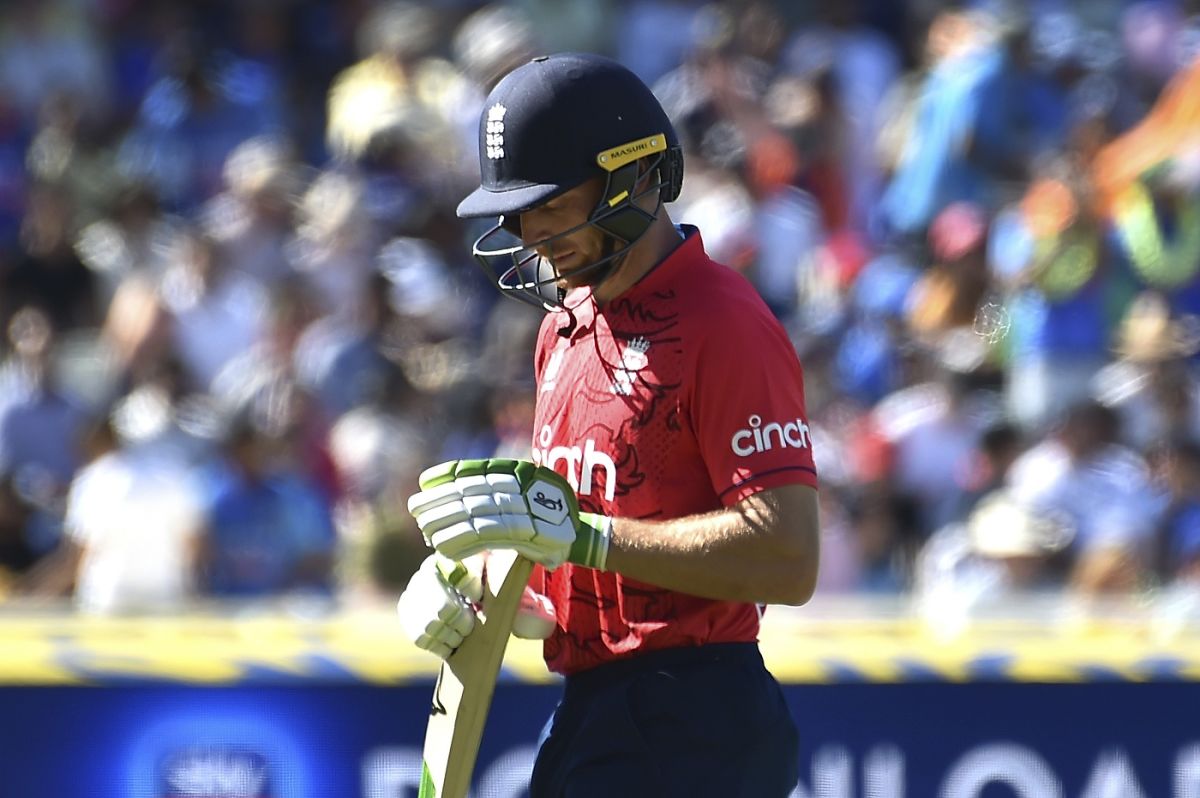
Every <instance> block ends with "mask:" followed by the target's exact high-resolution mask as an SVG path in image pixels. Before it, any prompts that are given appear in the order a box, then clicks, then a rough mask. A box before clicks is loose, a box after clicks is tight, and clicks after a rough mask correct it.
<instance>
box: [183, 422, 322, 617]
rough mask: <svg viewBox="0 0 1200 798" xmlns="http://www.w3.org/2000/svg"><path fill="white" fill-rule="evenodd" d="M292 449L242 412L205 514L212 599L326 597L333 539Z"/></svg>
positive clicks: (204, 556)
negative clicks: (296, 593) (287, 595)
mask: <svg viewBox="0 0 1200 798" xmlns="http://www.w3.org/2000/svg"><path fill="white" fill-rule="evenodd" d="M292 446H294V444H292V443H291V442H289V441H288V440H287V439H286V438H284V437H281V436H279V435H278V433H272V432H271V431H268V430H266V429H263V428H262V427H261V426H260V425H259V423H258V422H256V421H255V420H254V418H253V413H249V412H243V413H239V414H238V415H237V416H236V417H235V419H234V421H233V423H232V425H231V428H230V429H229V431H228V433H227V435H226V437H225V445H224V452H225V458H226V462H225V464H224V467H223V468H221V469H220V470H219V472H218V474H217V475H216V476H215V477H214V479H213V485H212V487H211V488H210V490H209V497H208V500H207V502H206V509H205V513H204V528H205V531H204V537H203V544H202V547H201V554H200V562H199V569H200V574H201V577H200V578H201V583H202V585H203V589H204V591H205V592H206V593H207V594H208V595H213V596H220V597H226V598H231V597H242V598H247V597H266V596H271V595H274V594H278V593H284V592H289V591H313V592H317V593H327V592H329V591H330V590H331V588H332V577H331V568H332V563H333V551H334V548H335V544H336V536H335V533H334V528H333V520H332V517H331V514H330V508H329V505H328V503H327V502H326V500H325V497H324V496H323V495H322V493H321V491H320V490H318V488H317V487H316V486H315V485H314V484H313V483H312V482H311V481H310V480H308V479H306V478H305V476H304V475H303V474H302V473H300V472H299V471H298V469H296V468H295V466H294V465H293V464H294V463H296V462H297V460H296V454H297V452H296V450H295V449H294V448H292Z"/></svg>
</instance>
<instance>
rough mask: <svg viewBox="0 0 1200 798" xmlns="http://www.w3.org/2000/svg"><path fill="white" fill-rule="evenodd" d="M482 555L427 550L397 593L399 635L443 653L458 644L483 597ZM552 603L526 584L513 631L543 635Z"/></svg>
mask: <svg viewBox="0 0 1200 798" xmlns="http://www.w3.org/2000/svg"><path fill="white" fill-rule="evenodd" d="M486 559H487V555H486V554H483V555H479V556H476V557H471V558H469V559H468V560H466V561H465V562H455V561H453V560H449V559H447V558H445V557H443V556H441V555H440V554H431V555H429V556H428V557H426V558H425V561H424V562H423V563H421V567H420V568H418V569H417V572H416V573H414V574H413V576H412V578H411V579H410V580H409V582H408V587H407V588H405V590H404V592H403V593H401V594H400V600H399V601H398V602H397V603H396V612H397V614H398V615H399V616H400V626H401V628H402V629H403V630H404V633H405V635H406V636H407V637H408V638H409V639H410V640H411V641H412V642H413V644H414V645H416V646H417V647H418V648H422V649H425V650H426V651H428V652H430V653H432V654H434V655H436V656H438V657H440V658H442V659H445V658H446V657H449V656H450V655H451V654H453V653H454V651H455V650H456V649H457V648H458V647H459V645H461V644H462V642H463V640H465V639H466V637H467V635H469V634H470V633H471V632H472V631H473V630H474V629H475V624H476V622H477V620H478V616H477V615H476V605H477V604H478V603H479V601H480V600H481V599H482V597H483V586H484V584H485V583H486V571H485V568H486V566H485V563H486ZM554 623H555V621H554V605H553V604H552V603H551V601H550V599H549V598H547V597H546V596H543V595H542V594H541V593H536V592H534V590H533V589H532V588H530V587H528V586H526V587H525V593H524V595H522V596H521V606H520V608H519V609H518V610H517V617H516V618H515V619H514V621H513V632H512V633H513V634H514V635H516V636H517V637H521V638H525V639H527V640H544V639H546V638H547V637H549V636H550V633H551V632H553V631H554Z"/></svg>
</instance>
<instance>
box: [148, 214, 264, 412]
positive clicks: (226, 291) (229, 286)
mask: <svg viewBox="0 0 1200 798" xmlns="http://www.w3.org/2000/svg"><path fill="white" fill-rule="evenodd" d="M173 248H174V252H175V258H174V262H173V263H172V265H171V266H170V268H169V269H168V270H167V272H166V274H164V275H163V280H162V288H161V294H162V302H163V306H164V309H165V310H166V311H167V312H168V313H169V314H170V315H169V319H170V321H169V324H170V341H171V344H172V349H173V351H174V352H175V353H176V355H177V356H178V358H179V361H180V362H181V364H182V365H183V368H184V370H185V372H186V374H187V377H188V380H189V382H190V384H191V385H192V386H193V387H194V388H195V389H196V390H200V391H208V390H210V389H212V387H213V381H214V380H215V379H216V377H217V375H218V374H220V373H221V371H222V369H224V368H225V367H226V366H228V365H229V363H230V362H231V361H233V360H234V359H235V358H236V357H238V356H239V355H243V354H245V353H246V352H247V351H248V350H249V349H250V348H251V347H252V346H253V345H254V344H255V343H257V342H258V341H259V340H260V338H261V336H262V333H263V325H264V323H265V319H264V316H265V315H266V311H267V308H266V305H267V296H266V291H265V290H264V289H263V287H262V285H261V284H260V283H259V282H258V281H257V280H255V279H253V278H252V277H250V276H248V275H246V274H244V273H242V272H239V271H236V270H234V269H232V268H231V267H230V265H229V263H228V262H227V261H226V260H225V258H224V250H223V249H222V248H221V247H220V246H219V245H218V244H217V243H216V242H215V241H214V240H213V239H211V238H210V237H208V236H207V235H205V234H204V233H201V232H197V231H185V232H182V233H181V234H180V235H179V236H178V237H177V238H176V240H175V242H174V246H173Z"/></svg>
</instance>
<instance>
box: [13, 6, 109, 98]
mask: <svg viewBox="0 0 1200 798" xmlns="http://www.w3.org/2000/svg"><path fill="white" fill-rule="evenodd" d="M88 13H89V12H88V8H87V6H81V5H78V4H75V3H70V2H64V0H48V1H47V2H44V3H14V4H12V5H10V6H7V7H6V8H5V9H4V13H3V18H2V19H3V22H4V23H6V24H5V25H4V27H3V36H2V37H0V87H2V90H0V93H4V94H7V95H8V96H9V97H11V98H12V101H13V104H14V105H15V106H16V107H17V109H18V110H19V111H20V112H21V113H22V114H24V115H25V116H26V117H32V116H33V115H34V114H35V113H36V111H37V108H38V107H39V106H40V105H41V102H42V99H43V98H45V97H47V96H50V95H53V94H55V93H57V92H60V91H61V92H67V93H69V94H70V96H71V97H72V99H73V102H75V103H78V104H81V105H83V106H84V107H87V108H89V109H90V110H92V111H95V110H97V109H98V108H100V107H101V106H102V105H103V103H104V102H105V99H106V97H107V94H108V91H109V82H108V81H109V77H110V76H109V73H108V71H107V70H106V69H105V68H104V53H103V49H102V44H101V42H99V41H97V37H96V33H97V31H96V30H95V28H94V27H93V26H92V25H91V24H90V21H89V20H88V18H87V15H88Z"/></svg>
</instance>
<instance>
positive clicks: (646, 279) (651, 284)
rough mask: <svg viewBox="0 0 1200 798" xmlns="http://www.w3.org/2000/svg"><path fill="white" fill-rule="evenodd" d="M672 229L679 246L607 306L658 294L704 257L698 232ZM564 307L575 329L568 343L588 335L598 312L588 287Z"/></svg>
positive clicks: (569, 298) (569, 296) (573, 293)
mask: <svg viewBox="0 0 1200 798" xmlns="http://www.w3.org/2000/svg"><path fill="white" fill-rule="evenodd" d="M676 229H677V230H679V232H680V234H681V235H683V237H684V238H683V241H682V242H681V243H680V244H679V246H677V247H675V249H673V250H672V251H671V253H670V254H669V255H667V257H665V258H663V259H662V261H660V262H659V263H658V265H657V266H655V267H654V268H652V269H651V270H650V271H648V272H647V273H646V274H645V275H644V276H643V277H642V279H640V280H638V281H637V282H636V283H634V284H633V285H631V286H630V287H629V288H627V289H626V290H625V291H624V292H623V293H621V294H620V295H619V296H617V297H614V298H613V299H612V300H610V303H609V304H611V303H612V302H617V301H620V300H629V299H635V298H637V297H639V296H645V295H647V294H653V293H655V292H656V291H661V290H662V289H663V288H665V287H666V286H668V285H671V284H672V283H674V282H675V281H676V280H677V279H679V277H678V275H679V273H680V272H682V271H683V270H684V269H686V268H687V267H688V264H690V263H695V262H696V261H697V260H699V259H702V258H705V257H707V256H706V255H705V253H704V240H703V239H702V238H701V237H700V230H699V228H696V227H693V226H692V225H687V224H681V225H676ZM565 305H566V306H567V307H568V308H570V309H571V310H570V314H571V315H574V317H575V325H574V328H573V329H572V330H571V333H570V336H569V337H570V338H571V340H576V339H578V338H580V337H581V336H583V335H586V334H588V333H589V332H591V330H592V327H593V326H594V325H595V322H596V314H597V311H598V308H597V307H596V301H595V299H593V297H592V289H591V288H590V287H587V288H576V289H575V290H574V291H571V292H570V293H569V294H567V296H566V300H565ZM601 312H602V311H601ZM558 315H560V316H562V323H561V324H560V325H559V327H560V328H567V327H568V326H569V321H568V319H569V316H568V312H567V311H558Z"/></svg>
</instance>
